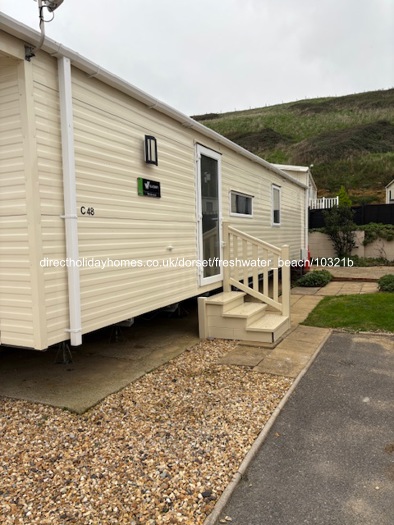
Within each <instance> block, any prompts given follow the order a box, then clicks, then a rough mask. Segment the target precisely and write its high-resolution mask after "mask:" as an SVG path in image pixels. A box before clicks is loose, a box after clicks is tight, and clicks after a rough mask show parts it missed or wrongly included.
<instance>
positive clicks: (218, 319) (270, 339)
mask: <svg viewBox="0 0 394 525" xmlns="http://www.w3.org/2000/svg"><path fill="white" fill-rule="evenodd" d="M245 297H246V293H244V292H236V291H234V292H222V293H219V294H217V295H214V296H212V297H200V298H199V299H198V315H199V325H200V337H201V338H202V339H206V338H207V337H213V338H218V339H237V340H241V341H254V342H260V343H274V342H275V341H277V340H278V339H280V338H281V337H282V335H283V334H284V333H285V332H286V331H287V330H288V329H289V328H290V318H289V317H286V316H283V315H282V314H281V313H280V312H275V311H272V310H269V309H268V308H267V305H266V304H264V303H261V302H252V301H251V302H245Z"/></svg>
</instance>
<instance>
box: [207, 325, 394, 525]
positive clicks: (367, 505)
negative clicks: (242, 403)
mask: <svg viewBox="0 0 394 525" xmlns="http://www.w3.org/2000/svg"><path fill="white" fill-rule="evenodd" d="M393 383H394V336H382V335H368V336H364V335H355V334H345V333H334V334H333V335H332V336H331V337H330V339H329V340H328V341H327V342H326V343H325V345H324V347H323V349H322V350H321V351H320V353H319V355H318V356H317V358H316V360H315V361H314V362H313V364H312V365H311V367H310V369H309V370H308V372H307V373H306V374H305V375H304V376H303V378H302V379H301V381H300V382H299V384H298V385H297V388H296V389H295V390H294V392H293V393H292V395H291V397H290V399H289V400H288V401H287V403H286V405H285V407H284V409H283V411H282V412H281V413H280V415H279V417H278V418H277V419H276V421H275V423H274V424H273V426H272V427H271V429H270V432H269V434H268V437H267V439H266V440H265V442H264V444H263V446H262V447H261V448H260V450H259V451H258V452H257V454H256V456H255V457H254V459H253V461H252V463H251V464H250V465H249V468H248V469H247V470H246V474H245V475H244V476H243V479H242V480H241V481H240V482H239V484H238V486H237V487H236V489H235V491H234V492H233V494H232V496H231V498H230V501H229V502H228V504H227V506H226V507H225V508H223V509H222V512H221V513H220V515H219V517H218V518H217V520H216V521H215V522H211V521H209V523H215V524H219V523H231V524H232V525H246V524H247V525H283V524H286V525H300V524H301V523H303V524H327V525H377V524H379V525H391V524H392V523H393V517H394V391H393ZM230 520H231V521H230Z"/></svg>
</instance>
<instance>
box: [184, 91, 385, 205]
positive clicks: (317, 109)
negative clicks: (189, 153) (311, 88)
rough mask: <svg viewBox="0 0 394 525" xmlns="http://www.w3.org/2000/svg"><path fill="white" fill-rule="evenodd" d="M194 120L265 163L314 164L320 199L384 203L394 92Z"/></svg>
mask: <svg viewBox="0 0 394 525" xmlns="http://www.w3.org/2000/svg"><path fill="white" fill-rule="evenodd" d="M193 118H194V119H195V120H198V121H200V122H201V123H202V124H204V125H206V126H207V127H209V128H211V129H213V130H215V131H217V132H219V133H221V134H222V135H224V136H225V137H227V138H229V139H230V140H232V141H234V142H236V143H237V144H239V145H240V146H243V147H244V148H246V149H248V150H249V151H251V152H252V153H255V154H256V155H259V156H261V157H263V158H264V159H266V160H268V161H269V162H273V163H277V164H298V165H304V166H310V165H312V164H313V168H312V173H313V176H314V178H315V181H316V184H317V186H318V189H319V195H321V196H323V195H324V196H328V195H333V196H334V195H336V194H337V193H338V190H339V188H340V186H341V185H344V186H345V187H346V189H347V190H348V192H349V195H350V197H351V199H352V202H353V204H359V203H371V202H384V195H385V191H384V188H385V186H386V185H387V184H388V183H389V182H390V181H391V180H392V179H394V89H389V90H381V91H370V92H367V93H360V94H355V95H348V96H344V97H329V98H317V99H309V100H300V101H298V102H291V103H287V104H279V105H275V106H267V107H263V108H256V109H250V110H246V111H236V112H231V113H223V114H216V113H210V114H206V115H197V116H194V117H193Z"/></svg>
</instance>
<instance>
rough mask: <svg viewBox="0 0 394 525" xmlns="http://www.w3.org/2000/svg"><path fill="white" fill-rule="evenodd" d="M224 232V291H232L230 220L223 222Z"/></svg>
mask: <svg viewBox="0 0 394 525" xmlns="http://www.w3.org/2000/svg"><path fill="white" fill-rule="evenodd" d="M222 227H223V229H222V233H223V261H222V263H223V291H224V292H230V291H231V286H230V266H229V263H228V262H229V260H230V233H229V231H228V222H223V223H222Z"/></svg>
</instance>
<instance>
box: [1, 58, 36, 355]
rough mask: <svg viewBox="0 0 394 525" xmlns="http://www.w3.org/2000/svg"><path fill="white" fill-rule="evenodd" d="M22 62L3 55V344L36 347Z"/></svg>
mask: <svg viewBox="0 0 394 525" xmlns="http://www.w3.org/2000/svg"><path fill="white" fill-rule="evenodd" d="M19 99H20V95H19V78H18V61H17V60H12V59H10V58H6V57H2V56H1V55H0V161H1V162H0V343H1V344H10V345H12V344H17V345H26V346H33V314H32V294H31V286H30V278H31V274H30V263H29V245H28V231H27V217H26V191H25V173H24V150H23V131H22V119H21V107H20V100H19Z"/></svg>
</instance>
